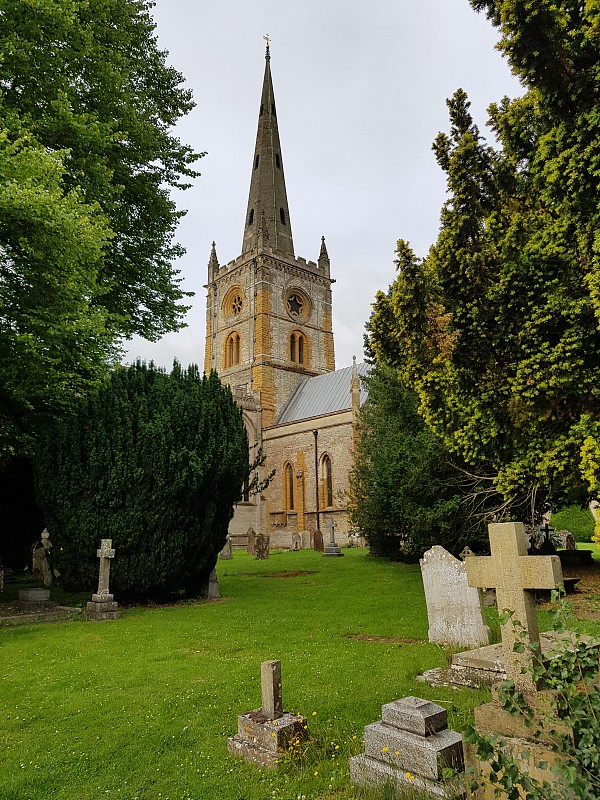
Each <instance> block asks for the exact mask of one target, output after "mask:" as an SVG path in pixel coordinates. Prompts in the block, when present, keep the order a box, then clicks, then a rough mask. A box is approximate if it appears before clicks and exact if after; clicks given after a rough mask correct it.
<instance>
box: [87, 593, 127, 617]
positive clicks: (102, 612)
mask: <svg viewBox="0 0 600 800" xmlns="http://www.w3.org/2000/svg"><path fill="white" fill-rule="evenodd" d="M96 596H97V595H93V597H96ZM118 608H119V604H118V603H116V602H115V601H113V600H94V599H92V601H91V602H89V603H87V604H86V607H85V616H86V619H89V620H93V621H95V622H105V621H106V620H113V619H119V611H118Z"/></svg>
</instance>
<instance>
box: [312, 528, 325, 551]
mask: <svg viewBox="0 0 600 800" xmlns="http://www.w3.org/2000/svg"><path fill="white" fill-rule="evenodd" d="M312 539H313V550H314V551H315V553H322V552H323V534H322V533H321V529H320V528H315V529H314V531H313V537H312Z"/></svg>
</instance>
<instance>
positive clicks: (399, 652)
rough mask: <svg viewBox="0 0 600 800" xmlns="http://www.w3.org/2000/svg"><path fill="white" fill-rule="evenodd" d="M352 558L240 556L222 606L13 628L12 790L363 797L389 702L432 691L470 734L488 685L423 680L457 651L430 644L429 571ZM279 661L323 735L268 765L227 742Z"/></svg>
mask: <svg viewBox="0 0 600 800" xmlns="http://www.w3.org/2000/svg"><path fill="white" fill-rule="evenodd" d="M343 552H344V553H345V557H344V558H324V557H323V556H321V555H320V554H317V553H314V552H312V551H300V552H296V553H294V552H286V553H273V554H272V555H271V557H270V558H269V559H268V560H266V561H258V560H256V559H254V558H253V557H250V556H248V555H246V553H242V552H235V553H234V558H233V560H231V561H219V564H218V573H219V578H220V581H221V593H222V595H223V597H224V599H223V600H221V601H218V602H213V603H197V604H181V605H179V606H177V607H160V608H131V609H126V610H124V612H123V614H122V617H121V619H120V620H119V621H117V622H107V623H91V622H85V623H84V622H76V621H71V622H67V623H56V624H52V625H31V626H23V627H16V628H7V629H2V630H0V647H1V649H0V675H1V678H2V680H1V682H0V719H2V724H1V730H2V739H3V742H2V745H3V747H2V750H3V761H2V769H1V771H0V799H1V800H42V798H43V800H48V798H53V800H99V799H100V798H126V800H167V798H169V799H170V800H206V799H208V800H212V798H215V800H268V799H269V798H278V799H279V800H296V798H297V797H298V796H299V795H300V796H302V795H304V796H305V798H306V800H321V799H323V800H324V799H325V798H327V800H350V798H359V797H362V795H361V794H360V792H359V791H358V790H356V789H352V788H350V787H349V784H348V758H349V756H350V755H351V754H353V753H355V752H359V751H360V750H361V739H362V731H363V727H364V726H365V725H366V724H368V723H370V722H374V721H375V720H377V719H378V718H379V714H380V707H381V704H382V703H385V702H389V701H391V700H394V699H396V698H399V697H402V696H404V695H411V694H412V695H419V696H422V697H426V698H429V699H431V700H434V701H435V702H437V703H440V704H441V705H443V706H445V707H446V708H447V709H448V712H449V723H450V726H451V727H454V728H455V729H460V728H461V726H462V725H463V724H464V723H465V722H466V721H468V720H469V719H470V718H471V712H472V708H473V707H474V706H475V705H477V704H478V703H481V702H484V701H485V700H486V699H487V698H488V694H487V692H485V691H480V692H474V691H472V690H468V689H464V690H458V691H457V690H453V689H432V688H430V687H429V686H428V685H427V684H423V683H420V682H417V681H416V680H415V677H416V675H417V674H418V673H420V672H422V671H423V670H425V669H428V668H430V667H434V666H439V665H442V664H444V663H445V658H446V656H445V653H444V651H443V650H442V648H440V647H438V646H436V645H431V644H429V643H428V642H427V615H426V611H425V602H424V596H423V590H422V583H421V577H420V570H419V567H418V566H406V565H398V564H391V563H388V562H386V561H383V560H379V559H372V558H369V557H368V556H367V555H366V551H364V550H358V549H355V550H348V549H347V550H344V551H343ZM288 572H295V573H299V574H295V575H290V576H287V577H284V576H277V574H278V573H279V574H280V573H288ZM269 658H279V659H281V662H282V673H283V696H284V707H285V708H286V709H287V710H289V711H293V712H299V713H303V714H305V715H306V716H307V717H308V720H309V729H310V733H311V736H312V743H311V744H309V745H308V747H307V748H306V750H305V752H304V754H303V755H301V756H300V757H298V758H297V759H296V761H295V762H294V763H285V762H286V759H284V763H283V764H281V765H280V766H279V767H278V768H277V769H276V770H272V771H261V770H260V769H258V768H256V767H253V766H250V765H247V764H245V763H244V762H243V761H242V760H240V759H235V758H232V757H230V756H229V755H228V754H227V749H226V740H227V737H228V736H229V735H230V734H233V733H235V732H236V730H237V715H238V714H239V713H242V712H245V711H249V710H251V709H253V708H257V707H259V706H260V682H259V675H260V662H261V661H264V660H266V659H269Z"/></svg>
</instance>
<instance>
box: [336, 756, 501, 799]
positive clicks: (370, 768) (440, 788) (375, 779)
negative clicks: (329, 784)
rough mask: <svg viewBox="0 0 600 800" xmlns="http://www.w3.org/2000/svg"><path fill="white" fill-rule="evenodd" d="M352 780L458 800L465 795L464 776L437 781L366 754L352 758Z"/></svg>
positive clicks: (362, 783) (364, 784)
mask: <svg viewBox="0 0 600 800" xmlns="http://www.w3.org/2000/svg"><path fill="white" fill-rule="evenodd" d="M350 782H351V783H353V784H355V785H357V786H371V787H379V788H383V787H384V786H392V787H393V788H394V789H396V790H397V791H399V792H402V791H406V789H409V788H410V789H414V790H417V791H419V792H423V793H427V794H429V796H430V797H448V798H456V800H459V798H463V797H465V785H464V780H463V778H462V776H459V777H457V778H454V779H453V780H451V781H446V782H445V783H436V782H435V781H430V780H426V779H425V778H422V777H420V776H419V775H413V774H412V772H408V771H407V772H403V771H402V770H399V769H397V768H396V767H394V766H391V765H390V764H383V763H382V762H381V761H376V760H375V759H373V758H367V756H364V755H361V756H353V757H352V758H351V759H350ZM486 800H487V799H486Z"/></svg>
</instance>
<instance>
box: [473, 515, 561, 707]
mask: <svg viewBox="0 0 600 800" xmlns="http://www.w3.org/2000/svg"><path fill="white" fill-rule="evenodd" d="M488 531H489V537H490V548H491V555H490V556H468V557H467V559H466V561H465V564H466V566H467V579H468V582H469V586H473V587H479V588H488V589H489V588H492V589H495V590H496V602H497V604H498V612H499V613H502V612H504V611H510V612H512V613H513V616H514V619H516V620H518V621H519V622H520V623H521V625H522V626H523V628H524V639H519V636H518V631H517V630H516V629H515V627H514V626H513V625H512V624H510V623H509V624H507V625H503V626H502V653H503V656H504V667H505V669H506V674H507V677H508V678H509V680H512V681H514V682H515V684H516V685H517V686H518V687H519V688H520V689H521V690H522V691H524V692H528V691H535V689H536V687H535V686H534V684H533V680H532V678H531V676H530V675H529V673H528V672H525V673H523V671H522V668H523V667H524V666H525V667H526V666H527V663H528V661H527V658H528V656H527V650H528V644H529V643H530V642H538V643H539V640H540V635H539V629H538V624H537V619H536V616H535V597H534V590H535V589H556V588H558V587H559V586H560V585H561V583H562V580H563V577H562V570H561V567H560V559H559V558H558V556H529V555H527V537H526V535H525V526H524V525H523V524H521V523H520V522H502V523H495V524H493V525H489V526H488ZM517 641H522V642H523V644H524V646H525V647H524V649H525V652H515V644H516V643H517Z"/></svg>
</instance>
